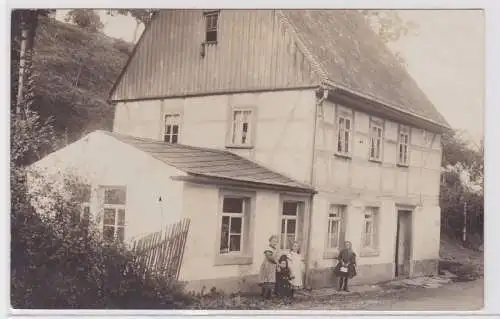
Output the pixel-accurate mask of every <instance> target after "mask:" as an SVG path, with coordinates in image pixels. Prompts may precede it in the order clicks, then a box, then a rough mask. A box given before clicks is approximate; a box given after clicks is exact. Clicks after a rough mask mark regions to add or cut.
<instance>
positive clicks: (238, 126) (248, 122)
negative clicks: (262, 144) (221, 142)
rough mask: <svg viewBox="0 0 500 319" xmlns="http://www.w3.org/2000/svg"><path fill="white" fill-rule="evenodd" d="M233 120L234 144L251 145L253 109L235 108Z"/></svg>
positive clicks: (232, 137)
mask: <svg viewBox="0 0 500 319" xmlns="http://www.w3.org/2000/svg"><path fill="white" fill-rule="evenodd" d="M232 114H233V116H232V121H231V140H230V144H231V145H233V146H251V144H252V135H251V134H252V132H251V130H252V110H248V109H235V110H233V113H232Z"/></svg>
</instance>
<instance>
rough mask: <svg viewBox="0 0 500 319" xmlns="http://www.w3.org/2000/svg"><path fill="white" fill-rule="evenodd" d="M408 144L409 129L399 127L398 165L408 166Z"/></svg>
mask: <svg viewBox="0 0 500 319" xmlns="http://www.w3.org/2000/svg"><path fill="white" fill-rule="evenodd" d="M409 144H410V128H409V127H407V126H403V125H400V126H399V134H398V164H399V165H403V166H408V162H409V160H408V146H409Z"/></svg>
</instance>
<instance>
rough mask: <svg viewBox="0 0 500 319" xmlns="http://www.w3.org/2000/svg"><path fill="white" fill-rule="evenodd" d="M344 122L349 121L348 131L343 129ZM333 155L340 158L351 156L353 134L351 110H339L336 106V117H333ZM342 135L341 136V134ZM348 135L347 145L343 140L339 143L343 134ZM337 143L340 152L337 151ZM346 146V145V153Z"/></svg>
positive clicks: (352, 113) (352, 114)
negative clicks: (341, 122) (342, 123)
mask: <svg viewBox="0 0 500 319" xmlns="http://www.w3.org/2000/svg"><path fill="white" fill-rule="evenodd" d="M341 119H342V120H344V125H343V127H342V126H341V125H340V121H341ZM346 120H348V121H349V129H346V128H345V126H346V125H345V123H346ZM335 127H336V129H335V134H336V135H335V139H334V140H335V155H337V156H341V157H346V158H350V157H351V156H352V146H353V145H352V144H353V143H352V139H353V133H354V112H353V111H352V110H346V109H339V106H338V105H337V106H336V116H335ZM341 133H342V134H341ZM346 133H348V141H347V143H346V142H345V140H343V139H342V143H341V136H343V137H344V138H345V134H346ZM339 143H341V144H340V145H341V146H342V147H341V150H339ZM346 145H347V151H346V149H345V148H346Z"/></svg>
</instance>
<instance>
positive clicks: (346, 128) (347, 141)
mask: <svg viewBox="0 0 500 319" xmlns="http://www.w3.org/2000/svg"><path fill="white" fill-rule="evenodd" d="M351 132H352V120H351V118H350V117H347V116H343V115H339V116H338V120H337V153H339V154H349V153H350V152H351V149H350V146H351Z"/></svg>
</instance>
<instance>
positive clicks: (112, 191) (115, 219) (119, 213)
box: [103, 187, 127, 242]
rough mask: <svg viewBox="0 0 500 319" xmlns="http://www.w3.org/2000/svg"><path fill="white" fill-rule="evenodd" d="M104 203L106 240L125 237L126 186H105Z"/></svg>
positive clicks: (121, 240)
mask: <svg viewBox="0 0 500 319" xmlns="http://www.w3.org/2000/svg"><path fill="white" fill-rule="evenodd" d="M103 191H104V203H103V212H104V218H103V236H104V240H106V241H115V240H116V241H119V242H123V240H124V239H125V211H126V199H127V198H126V195H127V194H126V190H125V188H124V187H105V188H103Z"/></svg>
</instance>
